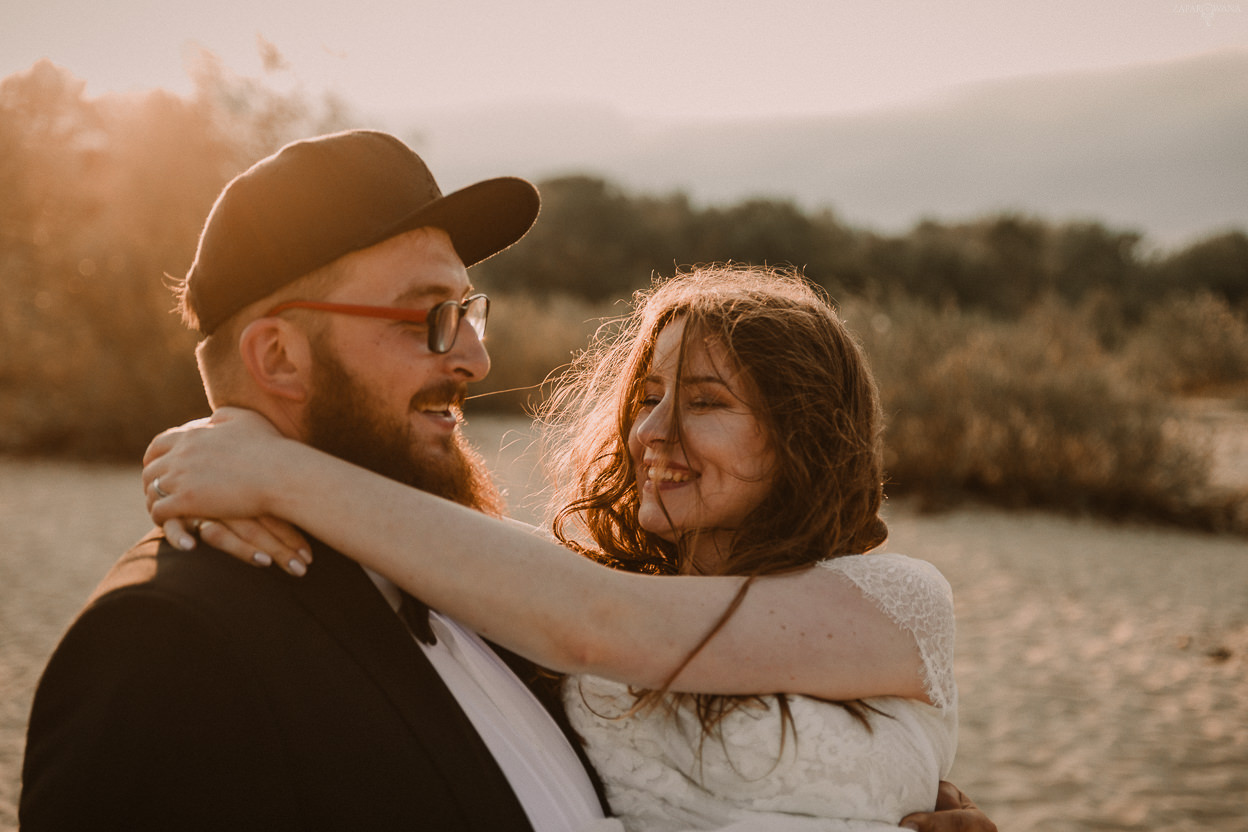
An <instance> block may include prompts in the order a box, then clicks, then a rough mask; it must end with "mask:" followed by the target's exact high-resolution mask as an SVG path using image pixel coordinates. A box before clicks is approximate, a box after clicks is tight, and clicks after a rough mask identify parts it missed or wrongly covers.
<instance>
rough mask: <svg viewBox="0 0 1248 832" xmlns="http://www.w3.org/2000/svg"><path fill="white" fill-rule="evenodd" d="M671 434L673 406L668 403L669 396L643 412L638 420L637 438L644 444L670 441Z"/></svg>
mask: <svg viewBox="0 0 1248 832" xmlns="http://www.w3.org/2000/svg"><path fill="white" fill-rule="evenodd" d="M671 434H672V418H671V408H670V406H668V404H667V398H664V399H663V400H662V401H660V402H659V403H658V404H657V405H656V406H654V407H652V408H650V409H649V410H647V411H645V412H644V413H642V414H641V418H639V419H638V420H637V438H638V439H640V440H641V442H642V444H644V445H652V444H655V443H658V442H670V441H671V438H672V437H671Z"/></svg>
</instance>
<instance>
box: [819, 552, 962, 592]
mask: <svg viewBox="0 0 1248 832" xmlns="http://www.w3.org/2000/svg"><path fill="white" fill-rule="evenodd" d="M817 565H818V566H819V567H820V568H822V569H827V570H830V571H832V572H838V573H840V574H842V575H844V576H845V577H847V578H849V579H850V580H851V581H854V583H860V582H861V581H864V580H869V579H872V578H879V579H884V580H891V581H900V582H904V583H908V584H911V585H913V586H915V588H916V589H917V588H918V586H919V584H928V585H929V586H930V588H932V589H936V590H939V591H941V592H944V593H948V594H949V595H950V596H952V589H951V588H950V586H949V581H948V580H946V579H945V576H944V575H942V574H941V572H940V570H939V569H937V568H936V566H935V565H934V564H932V563H929V562H928V561H925V560H921V559H920V558H914V557H910V556H909V555H902V554H899V553H897V552H870V553H867V554H863V555H841V556H839V557H833V558H828V559H826V560H821V561H819V563H818V564H817Z"/></svg>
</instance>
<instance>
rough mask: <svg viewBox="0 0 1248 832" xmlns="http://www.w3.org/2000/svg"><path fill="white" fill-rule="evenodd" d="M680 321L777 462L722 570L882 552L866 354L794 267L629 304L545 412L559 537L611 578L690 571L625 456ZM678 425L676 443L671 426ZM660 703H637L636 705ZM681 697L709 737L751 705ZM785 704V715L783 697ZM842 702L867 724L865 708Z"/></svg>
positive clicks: (874, 409) (714, 271)
mask: <svg viewBox="0 0 1248 832" xmlns="http://www.w3.org/2000/svg"><path fill="white" fill-rule="evenodd" d="M676 320H680V321H683V322H684V324H685V329H684V337H683V343H682V345H681V356H682V358H681V360H682V361H683V356H684V354H685V353H686V351H687V350H688V348H689V347H690V346H691V345H693V346H696V345H697V343H699V342H702V343H707V342H712V343H717V344H718V345H720V346H721V347H722V348H723V350H724V352H725V353H726V354H727V356H728V357H729V360H730V361H732V362H734V363H735V365H736V367H735V369H737V370H738V371H739V372H740V373H741V374H742V376H743V377H744V378H745V380H746V384H747V386H748V388H749V390H750V392H751V394H752V397H753V400H754V403H755V413H754V415H755V418H757V419H758V420H759V421H760V423H761V424H762V426H763V429H764V431H765V433H766V435H767V436H768V438H769V442H770V446H771V448H772V449H773V451H774V458H775V468H774V472H773V482H772V487H771V489H770V491H769V493H768V495H767V496H766V497H765V498H764V499H763V501H762V503H760V504H759V505H758V506H757V507H756V508H755V509H754V510H753V511H751V512H750V513H749V514H748V515H747V516H746V517H743V518H741V520H740V523H739V524H738V525H737V527H736V532H735V534H734V535H733V539H732V543H731V548H730V551H728V552H727V553H725V557H724V559H723V560H722V562H721V563H722V566H721V568H720V569H719V574H727V575H743V576H747V577H749V578H751V579H752V578H754V577H757V576H760V575H771V574H777V573H782V572H792V571H796V570H801V569H805V568H807V567H809V566H811V565H812V564H815V563H817V562H818V561H821V560H826V559H828V558H831V557H839V556H842V555H853V554H860V553H863V552H867V551H869V550H871V549H873V548H875V547H877V546H879V545H880V544H882V543H883V542H884V540H885V538H886V537H887V527H886V526H885V524H884V521H883V520H882V519H881V517H880V510H881V507H882V504H883V500H884V491H883V479H884V472H883V450H882V424H881V422H882V420H881V414H880V406H879V395H878V392H877V389H876V385H875V380H874V378H873V377H872V374H871V371H870V368H869V367H868V364H867V361H866V357H865V355H864V354H863V351H862V348H861V347H860V345H859V344H858V342H857V341H856V339H855V338H854V337H853V336H852V335H851V334H850V332H849V331H848V330H847V329H846V328H845V326H844V324H843V323H842V322H841V320H840V319H839V318H838V317H837V314H836V312H835V310H834V309H833V307H832V305H831V304H830V303H829V301H828V299H827V298H826V296H825V295H824V294H823V293H822V291H821V290H819V289H818V288H816V287H815V286H813V285H812V284H811V283H810V282H808V281H807V280H806V279H804V278H803V277H802V276H801V275H800V274H798V273H797V272H795V271H794V270H790V269H776V268H760V267H741V266H734V265H712V266H704V267H696V268H693V269H690V270H688V271H684V272H681V273H678V274H676V275H675V276H673V277H671V278H668V279H665V280H659V281H656V283H655V284H654V285H653V286H652V287H651V288H650V289H649V290H646V291H643V292H639V293H637V295H636V296H635V297H634V310H633V312H632V314H630V315H628V316H627V317H625V318H623V319H620V320H617V321H614V322H611V323H608V324H606V325H604V326H603V327H602V328H600V330H599V332H598V334H597V335H596V336H595V338H594V339H593V341H592V343H591V345H590V347H589V348H588V349H587V350H586V351H585V352H584V353H582V354H581V355H580V356H578V358H577V359H576V360H575V361H574V362H573V364H572V366H571V368H570V370H569V371H568V373H567V374H566V375H564V376H563V377H562V378H561V379H560V382H559V384H558V386H557V389H556V391H555V393H554V394H553V395H552V396H551V398H550V399H549V401H548V402H547V404H546V405H545V407H544V408H543V410H542V412H541V414H540V416H541V420H542V422H543V424H544V444H545V450H546V458H547V460H548V461H549V463H550V467H551V468H552V471H551V482H552V503H551V504H552V506H557V508H556V509H555V511H556V512H557V513H555V515H554V518H553V521H552V527H553V531H554V534H555V536H556V537H557V538H558V539H559V540H560V541H561V542H562V543H564V544H565V545H567V546H570V547H571V548H573V549H576V550H578V551H580V552H582V553H584V554H586V555H587V556H589V557H592V558H594V559H596V560H598V561H600V562H603V563H605V564H608V565H610V566H613V567H615V568H617V569H624V570H628V571H633V572H642V573H648V574H658V575H675V574H681V573H688V572H690V571H691V564H690V563H689V562H688V558H686V557H685V555H684V551H683V550H684V549H685V548H686V547H685V546H683V545H682V543H681V541H677V542H675V543H673V542H669V541H667V540H664V539H663V538H661V537H659V536H658V535H655V534H653V533H651V532H648V531H646V530H644V529H642V528H641V526H640V524H639V522H638V509H639V503H640V494H639V491H638V485H637V472H636V470H635V468H634V465H633V460H632V458H631V455H630V453H629V448H628V437H629V433H630V431H631V429H632V427H633V423H634V421H635V419H636V416H637V413H638V410H639V408H640V405H641V400H642V395H643V393H642V390H643V386H644V379H645V377H646V375H647V373H648V372H649V367H650V362H651V359H652V355H653V352H654V345H655V341H656V339H657V338H658V335H659V333H660V332H661V331H662V330H663V328H664V327H665V326H667V325H668V324H669V323H671V322H672V321H676ZM695 339H696V340H695ZM677 395H679V392H678V394H677ZM675 410H676V411H677V412H679V408H675ZM674 427H675V430H676V431H677V434H676V435H677V436H679V435H680V434H679V431H680V425H679V422H677V424H676V425H675V426H674ZM748 586H749V582H748V581H747V582H746V583H745V584H744V585H743V587H742V591H741V593H740V594H739V595H738V599H737V602H735V603H734V604H733V605H732V607H731V608H730V609H729V610H726V611H725V614H724V616H723V617H722V618H721V620H720V622H719V625H717V627H716V628H715V630H718V626H722V624H723V621H725V620H727V618H728V617H729V616H730V615H731V614H732V610H733V609H735V608H736V603H739V601H740V598H741V597H743V596H744V593H745V592H746V591H747V590H748ZM715 630H713V631H712V633H711V634H709V635H708V636H707V640H709V638H710V637H711V635H713V634H714V632H715ZM703 644H705V641H704V642H703ZM698 649H700V647H699V648H698ZM696 652H697V651H696V650H695V651H694V653H693V654H691V655H690V656H689V659H691V658H692V657H693V655H696ZM686 661H687V660H686ZM682 668H683V665H682V666H681V667H680V668H675V669H674V671H673V673H672V674H671V675H670V677H669V683H670V680H671V679H673V678H675V676H676V675H677V674H678V673H679V672H680V670H681V669H682ZM666 695H668V694H666V693H665V691H662V690H660V691H648V692H642V693H640V694H639V704H646V703H650V702H657V701H659V699H660V698H662V697H663V696H666ZM682 696H689V697H690V698H692V699H693V700H695V701H696V702H697V705H698V711H699V713H700V715H701V716H702V717H703V727H704V729H706V731H708V732H709V731H710V730H711V728H712V727H713V726H714V724H715V723H717V722H718V721H719V720H720V719H722V717H723V716H724V715H726V714H727V713H728V712H730V711H731V710H733V709H734V708H735V707H737V706H739V705H740V704H741V703H743V702H745V701H749V700H756V699H757V697H731V696H727V697H726V696H705V695H696V694H684V695H682ZM781 704H782V707H783V708H784V710H785V713H786V715H787V705H786V704H785V701H784V699H783V697H781ZM843 704H845V705H846V707H848V708H849V709H850V710H851V711H852V712H854V713H855V715H856V716H858V717H859V718H860V719H861V720H862V721H863V722H864V723H865V722H866V719H865V715H864V710H866V709H867V708H866V706H865V705H863V703H861V702H852V703H843Z"/></svg>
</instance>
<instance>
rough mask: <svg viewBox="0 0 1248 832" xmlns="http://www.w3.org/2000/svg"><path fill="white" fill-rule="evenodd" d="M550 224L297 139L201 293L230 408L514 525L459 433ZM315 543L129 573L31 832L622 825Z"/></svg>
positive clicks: (534, 202)
mask: <svg viewBox="0 0 1248 832" xmlns="http://www.w3.org/2000/svg"><path fill="white" fill-rule="evenodd" d="M537 211H538V198H537V193H536V191H535V189H534V188H533V187H532V186H531V185H530V184H529V183H527V182H524V181H522V180H518V179H495V180H489V181H487V182H482V183H478V184H477V185H473V186H471V187H469V188H465V189H463V190H461V191H457V192H456V193H453V194H450V195H448V196H445V197H443V196H442V194H441V192H440V191H439V189H438V187H437V185H436V184H435V182H434V180H433V177H432V176H431V175H430V173H429V171H428V170H427V168H426V167H425V165H424V164H423V162H421V160H420V159H419V157H417V156H416V155H415V154H414V153H412V152H411V151H410V150H409V149H408V148H407V147H405V146H404V145H403V144H402V143H400V142H399V141H397V140H396V139H394V138H393V137H391V136H387V135H385V134H381V133H374V132H369V131H351V132H347V133H340V134H335V135H331V136H326V137H321V138H319V139H315V140H310V141H304V142H296V143H294V144H292V145H289V146H287V147H286V148H284V149H283V150H282V151H280V152H279V153H277V154H275V155H274V156H272V157H270V158H269V159H266V160H264V161H263V162H260V163H258V164H257V165H255V166H253V167H252V168H251V169H249V170H248V171H246V172H245V173H243V174H241V175H240V176H239V177H238V178H236V179H235V180H234V181H233V182H231V183H230V184H229V185H228V186H227V187H226V189H225V191H224V192H223V193H222V195H221V197H220V198H219V199H218V201H217V204H216V205H215V206H214V208H213V210H212V213H211V214H210V215H209V218H208V221H207V223H206V224H205V227H204V231H203V234H202V236H201V239H200V245H199V250H198V252H197V255H196V259H195V263H194V264H193V265H192V267H191V270H190V272H189V273H188V275H187V278H186V280H185V285H184V311H185V312H186V314H187V317H188V319H189V320H190V321H191V322H192V323H193V324H194V325H196V326H197V327H198V328H199V330H200V331H201V332H203V333H204V334H205V335H206V338H205V340H204V341H203V342H202V343H201V345H200V348H199V350H198V353H197V354H198V356H199V359H200V370H201V375H202V376H203V379H204V383H205V387H206V389H207V391H208V395H209V400H210V402H211V403H212V405H213V406H214V407H218V406H221V405H225V404H232V405H239V406H244V407H250V408H252V409H254V410H257V411H259V412H260V413H262V414H264V415H265V416H266V417H268V418H269V420H270V421H272V422H273V424H274V425H276V426H277V428H278V429H279V430H281V431H282V432H283V433H285V434H286V435H288V436H291V437H294V438H297V439H300V440H301V441H305V442H308V443H309V444H312V445H315V446H317V447H319V448H322V449H323V450H326V451H329V452H331V453H334V454H336V455H338V456H341V457H343V458H345V459H348V460H350V461H352V462H355V463H357V464H360V465H363V466H365V467H368V468H371V469H373V470H375V471H378V472H379V473H382V474H385V475H387V476H390V477H393V478H395V479H398V480H400V481H403V482H406V483H408V484H411V485H414V486H416V487H420V488H424V489H427V490H430V491H433V492H435V493H439V494H441V495H443V496H445V497H448V498H450V499H454V500H457V501H459V502H461V503H464V504H466V505H470V506H473V507H476V508H478V509H480V510H483V511H497V510H498V508H497V507H498V501H497V496H496V495H495V494H494V492H493V491H492V488H491V486H490V485H489V480H488V477H486V476H485V475H484V472H483V470H482V468H481V465H480V461H479V458H477V457H476V456H475V455H474V454H472V453H471V452H470V451H469V450H468V449H466V448H465V447H464V445H463V444H462V439H461V437H460V434H459V432H458V430H457V417H456V413H457V409H458V406H459V404H460V403H461V402H462V400H463V397H464V391H465V389H466V385H467V384H468V383H469V382H472V381H475V380H477V379H479V378H481V377H482V376H484V375H485V374H486V372H487V371H488V369H489V357H488V355H487V354H486V352H485V349H484V347H483V346H482V344H481V341H480V336H481V335H482V334H483V330H484V323H485V315H486V312H487V302H486V301H484V300H482V299H479V298H476V297H473V296H472V294H471V285H470V283H469V279H468V274H467V271H466V266H471V265H473V264H475V263H477V262H480V261H481V260H483V259H485V258H487V257H490V256H492V255H493V254H495V253H497V252H499V251H501V250H502V249H504V248H506V247H507V246H509V245H511V244H512V243H514V242H515V241H516V240H518V239H519V238H520V237H521V236H523V235H524V233H525V232H526V231H527V230H528V228H529V227H530V226H531V224H532V223H533V221H534V220H535V218H536V216H537ZM150 487H151V488H152V489H153V490H154V491H156V492H157V493H162V488H161V485H160V483H159V481H156V482H153V483H152V484H151V486H150ZM313 550H314V554H315V558H316V563H317V568H316V569H315V570H313V572H312V573H311V574H309V575H308V576H307V577H305V578H303V579H301V580H295V579H292V578H290V577H289V576H286V575H284V574H282V573H280V572H277V571H275V570H269V571H266V572H263V573H257V572H256V571H254V570H251V569H249V568H247V567H246V566H243V565H240V564H239V563H238V562H237V561H234V560H233V559H231V558H226V557H214V556H210V555H207V554H200V555H194V556H188V555H185V554H181V553H178V552H177V551H176V550H175V549H174V548H173V547H172V546H170V544H169V543H168V542H167V541H165V540H164V538H163V536H162V535H161V534H160V533H158V532H157V533H153V534H152V535H150V536H149V537H148V538H147V539H145V540H144V541H143V542H141V543H140V544H139V545H138V546H137V547H136V548H135V549H134V550H132V551H131V552H129V553H128V554H127V555H126V556H124V557H123V558H122V560H121V561H120V562H119V563H118V564H117V566H116V567H114V569H113V570H112V572H110V574H109V576H108V577H107V578H106V579H105V581H104V583H103V584H101V586H100V588H99V589H98V590H97V592H96V594H95V596H94V597H93V599H92V600H91V602H90V603H89V604H88V606H87V608H86V610H85V611H84V612H83V614H82V615H81V616H80V617H79V619H78V620H77V621H76V622H75V623H74V625H73V626H72V627H71V628H70V631H69V632H68V633H67V635H66V636H65V639H64V640H63V641H62V643H61V645H60V646H59V647H58V649H57V651H56V653H55V654H54V656H53V657H52V659H51V661H50V662H49V665H48V668H47V670H46V672H45V675H44V678H43V680H42V681H41V684H40V687H39V691H38V692H37V694H36V700H35V706H34V710H33V713H32V717H31V723H30V731H29V738H28V743H27V756H26V764H25V769H24V772H23V783H24V786H23V795H22V800H21V810H20V811H21V821H22V825H23V828H24V829H26V830H27V832H31V830H40V829H69V828H126V829H157V828H161V829H167V828H177V829H200V828H202V829H231V830H235V829H253V828H254V829H266V830H282V829H345V828H360V829H369V830H385V829H396V830H398V829H402V830H407V831H410V830H412V829H426V828H427V829H437V830H461V829H462V830H491V832H495V831H496V830H512V829H515V830H528V829H535V830H539V832H540V830H575V829H583V828H586V827H587V826H589V825H591V824H592V823H593V822H594V821H595V820H596V819H597V818H600V817H601V816H602V809H601V805H600V803H599V801H598V798H597V796H596V794H595V790H594V788H593V785H592V783H591V781H590V779H589V776H588V775H587V773H586V771H585V770H584V768H582V766H581V763H580V762H579V760H578V758H577V753H576V749H575V748H574V746H573V744H571V743H570V742H569V741H568V740H567V739H566V738H565V736H564V735H563V734H562V733H561V732H560V730H559V728H558V727H557V725H556V724H555V722H554V720H553V719H552V717H551V716H550V715H549V714H548V713H547V712H546V711H544V710H543V709H542V708H541V707H540V705H539V704H538V703H537V700H536V699H535V698H534V697H533V696H532V695H531V694H530V693H529V692H528V691H527V690H526V689H525V688H524V686H523V685H522V684H521V682H520V681H519V679H518V678H517V676H516V675H514V674H513V673H512V672H511V671H509V670H508V669H507V667H506V666H505V665H504V664H503V663H502V662H500V661H499V660H498V657H497V656H496V655H495V654H494V653H492V652H490V651H489V649H488V648H486V647H485V646H484V645H483V643H481V642H480V641H479V640H478V639H476V638H475V637H474V636H472V635H471V634H470V633H466V632H464V631H462V630H461V629H459V628H457V626H456V625H455V624H454V622H449V621H443V620H441V619H439V620H438V621H437V622H435V623H436V626H431V622H430V620H429V616H428V614H427V611H420V612H418V614H417V615H416V616H415V617H411V618H408V619H407V620H408V621H409V622H410V623H408V624H406V625H405V624H404V623H403V619H401V617H400V615H396V611H397V612H400V613H402V612H405V607H407V606H410V604H406V603H405V602H406V601H410V599H404V598H402V597H401V596H400V594H399V593H398V592H397V590H396V589H395V587H394V586H393V585H391V584H389V583H388V582H386V581H384V580H383V579H381V578H380V577H378V576H372V575H369V574H367V573H365V571H364V570H362V569H361V568H360V567H358V566H357V565H355V564H354V563H352V562H351V561H349V560H347V559H346V558H344V557H342V556H341V555H340V554H338V553H337V552H334V551H332V550H330V549H329V548H328V547H325V546H323V545H321V544H319V543H315V542H314V543H313ZM955 816H956V817H963V818H965V817H969V818H970V819H972V820H974V819H975V818H976V817H982V815H977V813H971V814H970V815H969V816H964V815H958V814H957V813H945V814H944V815H942V817H955ZM949 828H956V827H949ZM967 828H972V827H967Z"/></svg>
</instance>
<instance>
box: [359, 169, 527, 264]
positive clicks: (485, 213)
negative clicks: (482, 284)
mask: <svg viewBox="0 0 1248 832" xmlns="http://www.w3.org/2000/svg"><path fill="white" fill-rule="evenodd" d="M540 209H541V198H540V197H539V196H538V193H537V188H535V187H534V186H533V184H532V183H531V182H528V181H526V180H524V179H520V178H517V177H511V176H504V177H500V178H498V179H487V180H485V181H484V182H477V183H476V184H475V185H469V186H468V187H466V188H461V189H460V190H458V191H454V192H453V193H449V194H447V195H446V196H444V197H442V198H441V199H437V200H434V201H433V202H430V203H429V204H427V205H424V206H422V207H421V208H420V209H419V210H417V211H415V212H413V213H411V214H409V215H408V216H407V217H404V218H403V219H402V220H400V221H399V222H397V223H395V225H394V226H393V227H391V228H390V229H388V230H387V231H386V232H385V233H384V234H382V235H381V236H379V237H378V238H377V240H376V241H374V242H381V241H382V240H387V239H389V238H390V237H393V236H395V235H397V234H402V233H403V232H405V231H411V230H412V229H414V228H423V227H432V228H441V229H442V230H443V231H445V232H446V233H447V235H448V236H449V237H450V238H451V243H452V244H453V245H454V246H455V252H456V253H457V254H458V255H459V259H460V260H463V261H464V265H465V266H474V265H476V264H477V263H480V262H481V261H482V260H486V259H488V258H490V257H493V256H494V255H495V254H498V253H499V252H500V251H502V250H504V249H506V248H508V247H510V246H512V245H514V244H515V243H516V242H517V241H518V240H519V239H520V238H521V237H523V236H524V235H525V234H526V233H528V230H529V229H530V228H532V227H533V223H534V222H536V221H537V214H538V211H539V210H540ZM372 244H373V243H369V244H368V245H372ZM364 247H367V246H364Z"/></svg>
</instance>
